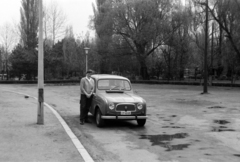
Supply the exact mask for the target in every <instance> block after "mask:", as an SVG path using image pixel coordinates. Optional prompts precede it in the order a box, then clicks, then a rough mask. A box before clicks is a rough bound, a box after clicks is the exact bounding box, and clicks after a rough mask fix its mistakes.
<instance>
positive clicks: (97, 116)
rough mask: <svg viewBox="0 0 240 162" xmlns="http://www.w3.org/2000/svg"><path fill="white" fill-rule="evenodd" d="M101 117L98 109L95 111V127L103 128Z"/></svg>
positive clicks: (103, 123) (103, 122)
mask: <svg viewBox="0 0 240 162" xmlns="http://www.w3.org/2000/svg"><path fill="white" fill-rule="evenodd" d="M101 116H102V113H101V111H100V109H97V112H96V124H97V127H103V126H104V125H105V121H104V119H102V118H101Z"/></svg>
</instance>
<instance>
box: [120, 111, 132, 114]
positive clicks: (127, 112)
mask: <svg viewBox="0 0 240 162" xmlns="http://www.w3.org/2000/svg"><path fill="white" fill-rule="evenodd" d="M121 115H131V111H121Z"/></svg>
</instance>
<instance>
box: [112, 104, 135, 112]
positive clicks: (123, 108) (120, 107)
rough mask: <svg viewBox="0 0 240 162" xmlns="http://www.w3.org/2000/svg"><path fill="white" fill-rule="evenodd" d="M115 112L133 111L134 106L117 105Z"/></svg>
mask: <svg viewBox="0 0 240 162" xmlns="http://www.w3.org/2000/svg"><path fill="white" fill-rule="evenodd" d="M116 111H135V105H134V104H118V105H117V106H116Z"/></svg>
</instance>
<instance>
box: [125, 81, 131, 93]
mask: <svg viewBox="0 0 240 162" xmlns="http://www.w3.org/2000/svg"><path fill="white" fill-rule="evenodd" d="M123 84H124V88H125V90H127V91H130V90H131V87H130V84H129V82H128V81H124V83H123Z"/></svg>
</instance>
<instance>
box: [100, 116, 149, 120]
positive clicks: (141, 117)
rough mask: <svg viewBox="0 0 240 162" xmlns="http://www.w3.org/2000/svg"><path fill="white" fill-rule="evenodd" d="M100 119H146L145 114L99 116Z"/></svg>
mask: <svg viewBox="0 0 240 162" xmlns="http://www.w3.org/2000/svg"><path fill="white" fill-rule="evenodd" d="M101 118H102V119H130V120H131V119H132V120H137V119H147V118H148V117H147V116H123V115H121V116H101Z"/></svg>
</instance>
